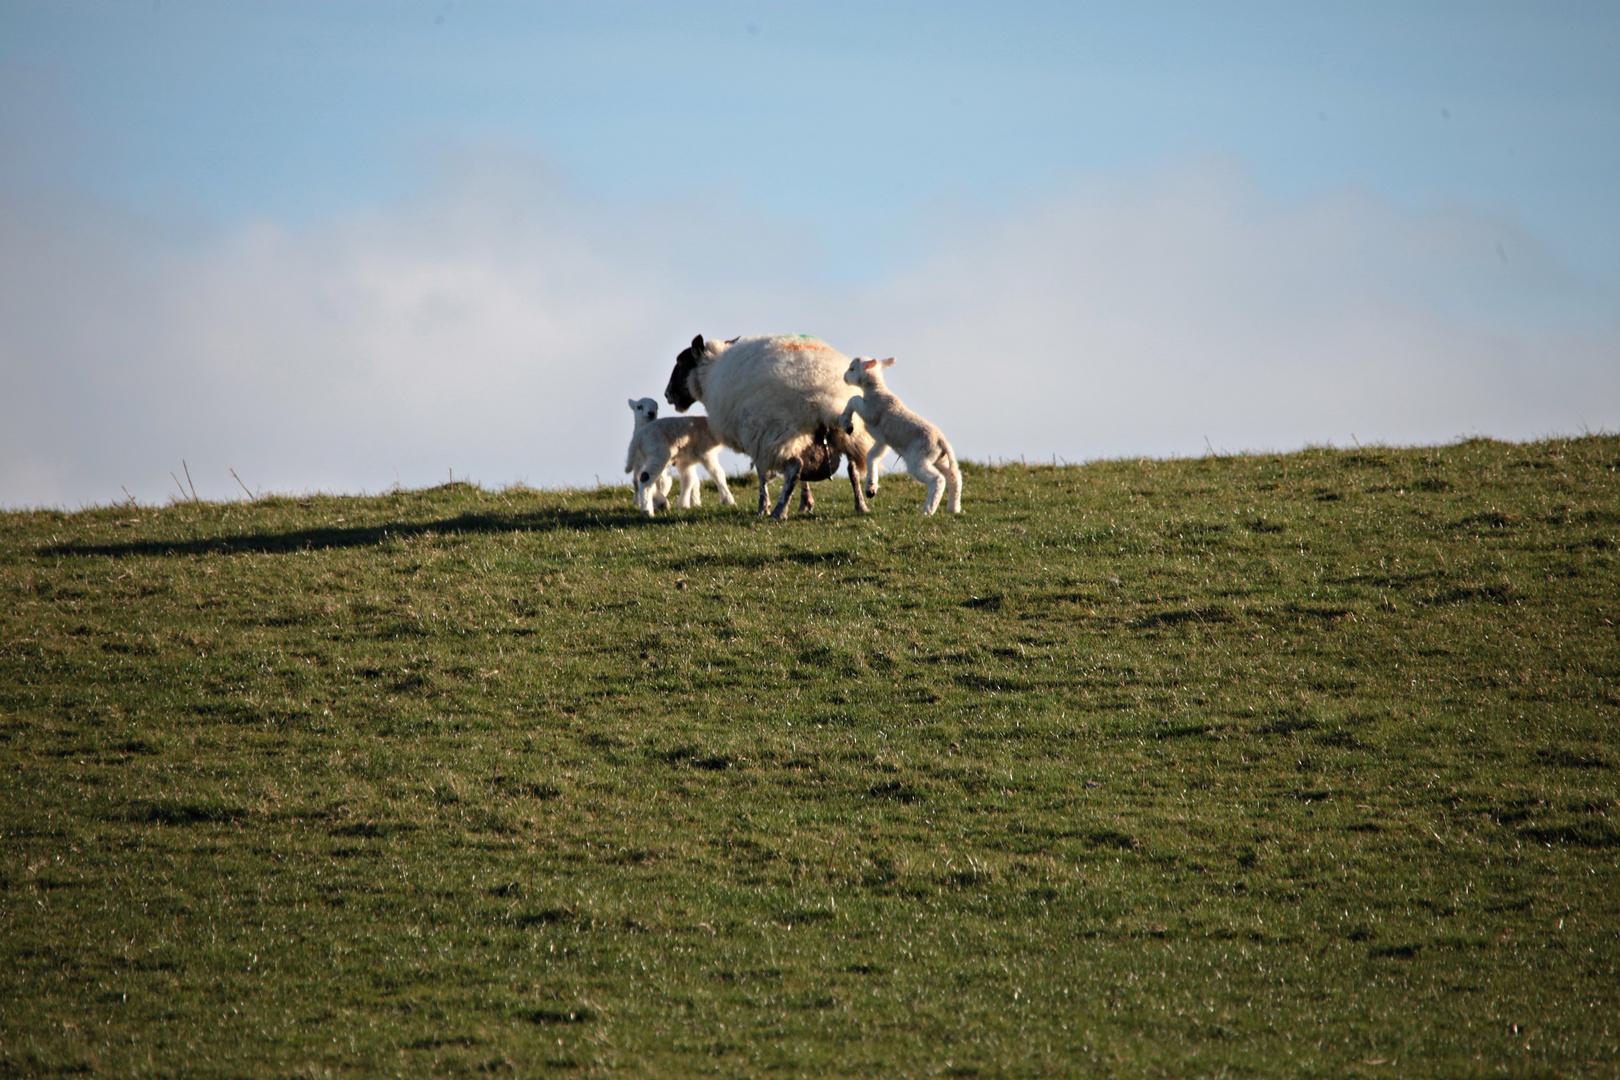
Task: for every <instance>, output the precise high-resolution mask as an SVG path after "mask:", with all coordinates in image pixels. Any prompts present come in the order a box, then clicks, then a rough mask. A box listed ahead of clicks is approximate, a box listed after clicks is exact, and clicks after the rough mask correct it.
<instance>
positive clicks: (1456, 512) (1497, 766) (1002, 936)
mask: <svg viewBox="0 0 1620 1080" xmlns="http://www.w3.org/2000/svg"><path fill="white" fill-rule="evenodd" d="M1617 469H1620V439H1616V438H1613V437H1589V438H1582V439H1575V440H1568V441H1551V442H1543V443H1538V444H1534V445H1508V444H1502V443H1495V442H1488V441H1482V440H1476V441H1470V442H1465V443H1459V444H1456V445H1451V446H1446V447H1439V448H1429V449H1414V450H1395V449H1387V448H1379V449H1364V450H1357V451H1334V450H1320V449H1313V450H1307V451H1304V452H1301V453H1295V454H1289V455H1286V456H1244V457H1207V458H1202V459H1197V460H1177V461H1124V462H1105V463H1097V464H1091V465H1086V466H1082V467H1055V468H1054V467H1045V466H1033V465H1032V466H1023V465H1005V466H1001V467H995V468H991V467H986V466H982V465H981V466H972V465H970V466H968V467H967V479H966V495H965V501H964V505H965V509H966V513H964V514H963V515H962V516H961V517H960V518H955V519H952V518H948V517H946V516H943V515H942V516H940V517H937V518H923V517H922V516H921V515H920V514H919V513H918V509H917V508H918V505H919V504H920V502H921V488H920V487H919V486H918V485H916V484H914V483H912V482H911V481H909V480H907V479H904V478H897V479H893V480H890V481H888V482H886V483H885V486H884V490H883V491H882V492H881V493H880V494H879V495H878V497H877V499H876V500H875V507H876V512H875V513H873V514H872V515H871V516H869V517H865V518H858V517H856V516H855V515H854V514H853V513H852V510H851V507H850V501H849V492H848V489H847V487H840V486H839V485H837V484H826V485H822V488H823V491H822V500H821V503H820V506H819V507H818V509H817V511H816V513H815V514H814V515H813V516H812V517H810V518H803V517H796V518H794V519H793V520H790V521H788V522H786V523H782V524H775V523H770V522H762V521H759V520H757V519H755V518H754V517H752V516H751V515H748V514H744V513H739V512H737V511H735V510H731V509H727V508H721V507H712V506H705V507H703V508H702V509H700V510H695V511H690V512H676V513H672V514H670V515H668V516H662V517H659V518H657V519H654V520H646V519H643V518H640V517H637V516H636V515H634V514H633V513H632V512H631V510H630V505H629V502H630V499H629V494H628V491H627V490H626V489H623V488H619V489H603V490H599V491H560V492H534V491H529V490H507V491H499V492H496V491H485V490H481V489H479V488H476V487H472V486H468V485H464V484H455V485H450V486H445V487H440V488H435V489H432V490H427V491H401V492H395V493H390V494H386V495H382V496H378V497H374V498H336V497H328V496H316V497H312V498H307V499H292V498H276V499H264V500H260V501H257V502H253V503H251V504H248V503H237V504H201V505H197V504H188V505H176V506H171V507H168V508H165V509H155V508H148V507H139V508H135V507H125V508H109V509H96V510H87V511H84V512H81V513H74V514H67V513H54V512H36V513H11V514H5V515H0V1075H42V1074H52V1073H75V1072H77V1073H88V1074H92V1075H106V1076H113V1075H118V1076H134V1075H154V1076H155V1075H166V1076H172V1075H188V1076H244V1075H245V1076H266V1077H271V1076H315V1075H321V1076H325V1075H344V1074H348V1075H357V1076H359V1075H364V1076H371V1075H380V1074H384V1073H387V1074H394V1073H399V1074H404V1075H428V1074H432V1075H461V1074H466V1075H478V1074H485V1073H497V1074H498V1073H502V1072H506V1071H508V1070H509V1071H510V1072H511V1073H512V1074H513V1075H525V1076H528V1075H536V1074H543V1073H547V1072H555V1073H557V1074H561V1075H567V1074H571V1073H572V1074H597V1073H603V1072H611V1071H622V1072H626V1073H630V1074H644V1073H660V1074H668V1075H697V1074H713V1075H721V1076H757V1075H760V1074H763V1073H766V1072H772V1071H775V1072H785V1073H787V1074H801V1073H817V1072H826V1073H837V1074H847V1073H882V1074H929V1075H948V1076H972V1075H979V1076H996V1075H1039V1074H1054V1073H1056V1074H1086V1075H1122V1076H1141V1075H1169V1076H1206V1075H1207V1076H1218V1075H1226V1076H1242V1075H1249V1076H1279V1075H1288V1076H1333V1077H1342V1076H1347V1075H1348V1076H1355V1075H1366V1076H1397V1075H1399V1076H1413V1075H1447V1076H1481V1077H1485V1076H1489V1077H1498V1076H1540V1075H1559V1076H1594V1077H1596V1076H1602V1077H1612V1076H1616V1075H1617V1074H1620V1022H1617V1020H1616V1017H1617V1016H1620V976H1617V974H1616V963H1617V960H1620V956H1617V954H1620V827H1617V822H1616V809H1615V806H1616V799H1617V797H1620V772H1617V770H1620V749H1617V736H1620V629H1617V627H1616V622H1617V621H1620V565H1617V553H1616V543H1617V541H1620V473H1617ZM744 490H746V485H744ZM711 499H712V495H711ZM745 501H746V500H745Z"/></svg>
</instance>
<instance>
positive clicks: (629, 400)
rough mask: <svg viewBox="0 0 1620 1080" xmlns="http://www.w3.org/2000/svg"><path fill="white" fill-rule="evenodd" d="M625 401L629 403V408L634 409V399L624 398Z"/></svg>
mask: <svg viewBox="0 0 1620 1080" xmlns="http://www.w3.org/2000/svg"><path fill="white" fill-rule="evenodd" d="M625 400H626V401H628V402H630V407H631V408H632V409H634V408H635V407H636V399H635V398H626V399H625Z"/></svg>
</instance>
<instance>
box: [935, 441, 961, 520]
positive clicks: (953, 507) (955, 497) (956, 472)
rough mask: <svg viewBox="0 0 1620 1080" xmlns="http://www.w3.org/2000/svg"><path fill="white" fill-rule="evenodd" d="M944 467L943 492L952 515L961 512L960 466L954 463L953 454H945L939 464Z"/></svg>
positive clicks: (954, 456) (954, 457)
mask: <svg viewBox="0 0 1620 1080" xmlns="http://www.w3.org/2000/svg"><path fill="white" fill-rule="evenodd" d="M940 464H941V465H943V466H945V492H946V501H947V504H948V505H949V507H950V511H951V513H953V514H960V513H961V512H962V466H961V465H959V464H958V463H957V461H956V455H955V454H946V455H945V457H944V459H943V460H942V461H941V462H940Z"/></svg>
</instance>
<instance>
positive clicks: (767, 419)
mask: <svg viewBox="0 0 1620 1080" xmlns="http://www.w3.org/2000/svg"><path fill="white" fill-rule="evenodd" d="M848 363H849V360H848V358H847V357H845V356H843V355H842V354H841V353H839V352H838V351H837V350H836V349H833V348H831V347H830V346H828V345H827V344H826V343H824V342H822V341H818V340H816V339H815V338H811V337H802V336H801V337H789V336H772V337H754V338H737V339H735V340H733V341H727V342H720V341H708V342H705V341H704V340H703V338H702V336H701V335H699V336H698V337H696V338H694V339H693V340H692V345H691V347H690V348H688V349H686V350H684V351H682V353H681V354H680V356H679V357H677V358H676V361H675V370H674V371H673V372H672V373H671V374H670V379H669V386H668V388H667V389H666V390H665V391H664V397H665V399H666V400H668V401H669V403H670V404H671V405H673V406H675V408H677V409H679V410H680V411H682V412H685V411H686V410H687V409H688V408H690V407H691V406H692V404H693V403H694V402H698V401H701V402H702V403H703V405H704V408H705V409H706V410H707V411H708V420H709V428H710V430H711V431H713V432H714V433H715V434H716V435H717V436H718V437H719V438H720V439H721V441H723V442H724V443H725V445H727V446H729V447H731V448H732V449H733V450H736V451H738V452H740V453H744V454H747V455H748V456H749V458H750V459H752V461H753V463H754V470H755V472H757V473H758V474H759V499H760V513H762V514H763V513H764V512H765V508H766V506H767V505H768V497H769V491H768V489H767V487H766V481H767V480H768V479H769V477H770V475H771V474H772V473H777V472H780V473H781V474H782V475H783V477H784V480H785V483H784V485H783V488H782V496H781V500H780V501H779V502H778V503H777V505H776V511H775V513H776V516H777V517H785V516H786V514H787V505H788V498H789V496H790V495H791V494H792V492H793V486H794V484H795V483H796V482H797V480H798V478H799V475H800V473H801V471H802V470H803V468H804V466H805V464H806V460H805V454H806V452H807V451H809V452H810V456H811V457H812V458H814V457H817V456H818V455H817V453H816V452H815V451H813V450H812V446H813V444H814V442H815V431H816V429H817V428H818V427H825V428H828V429H831V428H832V427H834V426H835V425H836V424H837V423H838V417H839V416H840V415H842V413H843V409H844V404H845V402H847V401H848V400H849V399H850V397H851V396H853V394H854V390H853V389H852V388H851V387H849V386H848V385H846V384H845V383H844V381H843V373H844V368H845V366H846V365H847V364H848ZM833 437H835V438H837V439H839V442H840V445H838V446H837V449H838V451H839V452H840V453H841V454H844V455H847V456H848V457H849V464H850V474H849V475H850V486H851V487H852V488H853V489H854V491H855V505H856V508H857V509H858V510H861V511H863V512H864V511H865V510H866V500H865V499H864V498H862V495H861V489H860V472H861V470H862V469H864V468H866V467H867V454H866V450H867V447H869V446H870V445H871V439H870V438H869V437H868V436H867V435H866V434H865V432H863V431H853V432H850V433H849V434H848V435H847V436H845V434H844V431H843V430H840V431H838V432H837V433H836V434H835V435H834V436H833Z"/></svg>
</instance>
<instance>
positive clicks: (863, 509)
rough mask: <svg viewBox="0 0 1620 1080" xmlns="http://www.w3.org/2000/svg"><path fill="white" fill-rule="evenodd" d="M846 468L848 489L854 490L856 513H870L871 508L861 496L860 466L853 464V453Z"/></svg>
mask: <svg viewBox="0 0 1620 1080" xmlns="http://www.w3.org/2000/svg"><path fill="white" fill-rule="evenodd" d="M861 464H863V465H864V464H865V462H862V463H861ZM846 468H847V469H848V470H849V487H850V490H851V491H853V492H855V512H856V513H858V514H870V513H871V512H872V508H871V507H870V506H867V505H866V499H864V498H863V497H862V496H861V468H860V466H859V465H856V464H855V455H854V454H851V455H850V456H849V461H848V464H847V465H846Z"/></svg>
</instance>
